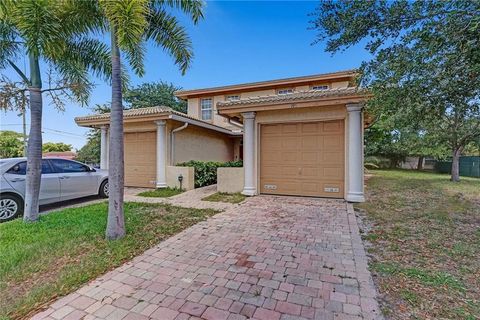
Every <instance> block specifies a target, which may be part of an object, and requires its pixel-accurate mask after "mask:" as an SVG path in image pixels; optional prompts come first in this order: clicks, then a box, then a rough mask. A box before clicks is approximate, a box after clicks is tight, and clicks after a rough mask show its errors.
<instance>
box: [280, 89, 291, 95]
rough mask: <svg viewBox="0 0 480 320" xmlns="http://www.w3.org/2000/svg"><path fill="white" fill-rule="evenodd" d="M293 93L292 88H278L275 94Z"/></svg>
mask: <svg viewBox="0 0 480 320" xmlns="http://www.w3.org/2000/svg"><path fill="white" fill-rule="evenodd" d="M291 93H293V89H278V90H277V94H291Z"/></svg>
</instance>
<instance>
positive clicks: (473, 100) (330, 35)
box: [312, 0, 480, 181]
mask: <svg viewBox="0 0 480 320" xmlns="http://www.w3.org/2000/svg"><path fill="white" fill-rule="evenodd" d="M312 27H313V28H314V29H316V30H317V31H318V35H317V38H316V42H320V41H323V40H326V50H327V51H328V52H332V53H335V52H337V51H339V50H345V49H347V48H349V47H351V46H353V45H356V44H358V43H360V42H365V43H366V45H365V48H366V49H367V50H368V51H369V52H370V53H371V54H372V55H373V58H372V60H370V61H366V62H364V63H363V64H362V68H361V69H362V70H361V71H362V73H363V76H362V77H361V78H360V84H361V85H363V86H367V87H369V89H370V90H371V91H372V93H373V99H371V100H370V101H369V102H368V104H367V110H368V111H369V112H370V113H372V114H374V115H376V116H377V117H378V116H387V117H391V116H394V115H395V116H396V118H395V119H396V121H397V122H398V125H399V126H400V127H403V128H410V129H409V130H411V131H412V130H415V129H416V130H419V131H420V132H423V133H425V134H427V135H429V136H431V137H435V139H436V141H437V142H438V143H441V144H443V145H444V146H448V148H449V149H450V152H451V156H452V176H451V180H452V181H459V156H460V154H461V153H462V151H463V149H464V148H465V146H466V145H468V144H469V143H470V142H471V141H474V140H475V139H478V137H480V104H479V101H480V100H479V98H480V50H478V48H479V47H480V36H479V35H480V2H479V1H469V0H449V1H422V0H417V1H401V0H396V1H381V0H377V1H369V0H359V1H350V2H345V1H342V2H336V1H325V2H321V4H320V5H319V7H318V9H317V10H316V12H315V13H314V20H313V21H312Z"/></svg>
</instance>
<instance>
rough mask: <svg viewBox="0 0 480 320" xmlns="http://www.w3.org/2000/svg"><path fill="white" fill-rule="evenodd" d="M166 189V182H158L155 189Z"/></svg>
mask: <svg viewBox="0 0 480 320" xmlns="http://www.w3.org/2000/svg"><path fill="white" fill-rule="evenodd" d="M166 187H168V186H167V183H166V182H158V183H157V184H156V185H155V188H157V189H165V188H166Z"/></svg>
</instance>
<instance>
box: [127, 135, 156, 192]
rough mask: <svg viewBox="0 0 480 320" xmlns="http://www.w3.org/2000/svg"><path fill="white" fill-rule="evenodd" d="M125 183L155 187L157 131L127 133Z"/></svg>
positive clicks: (131, 185) (133, 185) (129, 185)
mask: <svg viewBox="0 0 480 320" xmlns="http://www.w3.org/2000/svg"><path fill="white" fill-rule="evenodd" d="M124 143H125V185H126V186H128V187H150V188H152V187H155V179H156V147H155V146H156V134H155V132H134V133H125V141H124Z"/></svg>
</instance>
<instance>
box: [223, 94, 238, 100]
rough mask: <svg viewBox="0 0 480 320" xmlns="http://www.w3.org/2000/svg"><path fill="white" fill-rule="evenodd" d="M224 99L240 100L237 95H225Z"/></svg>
mask: <svg viewBox="0 0 480 320" xmlns="http://www.w3.org/2000/svg"><path fill="white" fill-rule="evenodd" d="M225 100H227V101H237V100H240V96H239V95H231V96H226V98H225Z"/></svg>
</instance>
